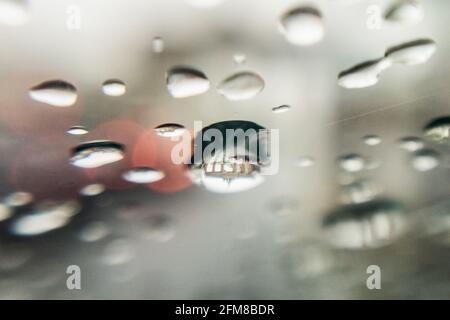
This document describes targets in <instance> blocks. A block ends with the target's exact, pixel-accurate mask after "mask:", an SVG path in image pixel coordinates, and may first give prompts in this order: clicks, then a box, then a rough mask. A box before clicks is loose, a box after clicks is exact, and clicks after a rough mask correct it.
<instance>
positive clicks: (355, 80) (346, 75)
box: [338, 59, 388, 89]
mask: <svg viewBox="0 0 450 320" xmlns="http://www.w3.org/2000/svg"><path fill="white" fill-rule="evenodd" d="M387 67H388V65H387V64H386V60H384V59H379V60H372V61H367V62H363V63H361V64H358V65H356V66H354V67H352V68H350V69H348V70H345V71H342V72H341V73H339V75H338V84H339V85H340V86H341V87H344V88H347V89H358V88H365V87H370V86H373V85H375V84H376V83H377V82H378V80H379V78H380V73H381V72H382V71H383V70H384V69H386V68H387Z"/></svg>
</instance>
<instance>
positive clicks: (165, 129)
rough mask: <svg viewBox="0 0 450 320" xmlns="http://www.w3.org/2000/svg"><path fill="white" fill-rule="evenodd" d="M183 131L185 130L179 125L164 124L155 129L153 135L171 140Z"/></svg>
mask: <svg viewBox="0 0 450 320" xmlns="http://www.w3.org/2000/svg"><path fill="white" fill-rule="evenodd" d="M185 130H186V129H185V127H183V126H182V125H181V124H177V123H164V124H162V125H160V126H157V127H156V128H155V133H156V134H157V135H158V136H161V137H165V138H171V137H178V136H180V135H182V134H183V133H184V132H185Z"/></svg>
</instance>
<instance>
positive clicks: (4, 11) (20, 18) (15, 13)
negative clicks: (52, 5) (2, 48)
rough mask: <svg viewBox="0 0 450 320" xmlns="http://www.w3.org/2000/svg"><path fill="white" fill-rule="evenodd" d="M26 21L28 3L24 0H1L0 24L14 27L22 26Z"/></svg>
mask: <svg viewBox="0 0 450 320" xmlns="http://www.w3.org/2000/svg"><path fill="white" fill-rule="evenodd" d="M27 21H28V1H26V0H1V1H0V23H1V24H4V25H7V26H11V27H16V26H21V25H24V24H25V23H26V22H27Z"/></svg>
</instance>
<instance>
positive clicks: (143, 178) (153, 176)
mask: <svg viewBox="0 0 450 320" xmlns="http://www.w3.org/2000/svg"><path fill="white" fill-rule="evenodd" d="M164 176H165V175H164V172H162V171H160V170H157V169H153V168H149V167H138V168H133V169H130V170H128V171H127V172H125V173H124V174H123V175H122V177H123V178H124V179H125V180H126V181H128V182H133V183H152V182H156V181H159V180H161V179H162V178H164Z"/></svg>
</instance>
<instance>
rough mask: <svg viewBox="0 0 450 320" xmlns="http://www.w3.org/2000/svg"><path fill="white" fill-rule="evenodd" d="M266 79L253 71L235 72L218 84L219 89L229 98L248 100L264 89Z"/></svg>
mask: <svg viewBox="0 0 450 320" xmlns="http://www.w3.org/2000/svg"><path fill="white" fill-rule="evenodd" d="M264 85H265V83H264V79H263V78H261V76H260V75H258V74H256V73H254V72H251V71H241V72H238V73H235V74H233V75H231V76H229V77H228V78H226V79H225V80H223V81H222V82H221V83H219V85H218V86H217V91H218V92H219V93H220V94H221V95H223V96H224V97H225V98H227V99H228V100H232V101H237V100H247V99H251V98H253V97H254V96H256V95H257V94H258V93H259V92H261V90H263V89H264Z"/></svg>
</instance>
